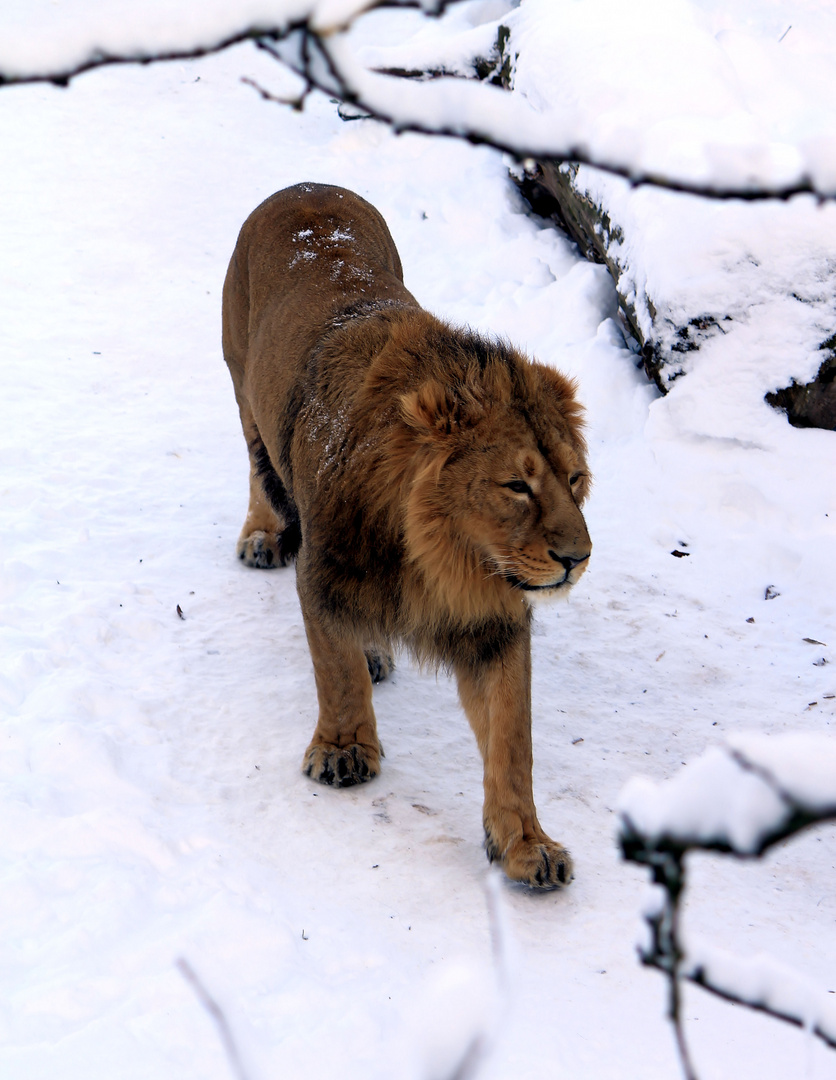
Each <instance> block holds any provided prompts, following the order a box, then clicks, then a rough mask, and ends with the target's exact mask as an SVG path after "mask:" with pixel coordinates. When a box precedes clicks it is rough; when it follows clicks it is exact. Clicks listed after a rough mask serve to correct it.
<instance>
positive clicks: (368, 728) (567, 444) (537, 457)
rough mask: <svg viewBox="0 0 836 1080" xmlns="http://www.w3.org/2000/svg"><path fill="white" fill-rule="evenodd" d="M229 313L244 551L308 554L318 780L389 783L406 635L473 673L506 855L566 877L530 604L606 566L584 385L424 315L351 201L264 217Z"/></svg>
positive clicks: (500, 850) (362, 206)
mask: <svg viewBox="0 0 836 1080" xmlns="http://www.w3.org/2000/svg"><path fill="white" fill-rule="evenodd" d="M223 314H224V330H223V341H224V356H225V358H226V360H227V363H228V364H229V369H230V372H231V375H232V381H233V384H234V387H235V396H236V399H237V401H238V407H239V410H240V414H241V423H242V425H243V428H244V435H245V438H246V440H247V445H248V447H249V451H250V504H249V509H248V512H247V517H246V520H245V522H244V527H243V529H242V532H241V536H240V538H239V541H238V553H239V556H240V558H241V559H243V560H244V562H246V563H247V564H249V565H252V566H276V565H278V564H281V563H284V562H285V561H286V560H287V559H288V558H290V557H291V556H293V555H294V554H297V568H296V576H297V587H298V592H299V599H300V603H301V607H302V614H303V617H304V621H305V630H306V632H307V636H308V643H309V645H310V649H311V656H312V658H313V663H314V671H315V676H316V687H317V695H318V698H319V721H318V723H317V726H316V730H315V731H314V735H313V739H312V741H311V744H310V746H309V747H308V750H307V751H306V753H305V759H304V765H303V767H304V769H305V772H306V773H307V774H308V775H309V776H311V777H313V778H314V779H317V780H321V781H324V782H325V783H336V784H338V785H340V786H347V785H349V784H353V783H359V782H362V781H364V780H368V779H371V778H372V777H373V776H375V775H376V773H377V772H378V771H379V769H380V744H379V742H378V738H377V730H376V726H375V717H374V712H373V709H372V680H371V678H370V676H369V670H370V667H371V668H373V670H374V671H375V673H376V674H377V675H378V676H383V675H385V673H386V670H387V660H388V658H386V657H385V654H386V652H387V651H388V650H389V648H390V647H391V643H393V642H402V643H404V644H406V645H407V647H409V648H410V649H411V650H412V651H413V652H414V653H415V654H416V655H417V656H418V657H419V658H421V659H422V660H427V661H430V662H434V663H439V664H442V665H445V666H447V667H449V668H451V669H452V670H453V672H454V673H455V675H456V678H457V681H458V686H459V695H460V698H461V701H462V705H463V706H464V709H465V712H466V713H467V717H468V720H469V721H470V724H471V726H472V728H473V730H474V732H475V734H476V739H477V741H478V743H479V749H480V750H481V753H482V757H483V761H484V789H485V802H484V815H483V819H484V826H485V835H486V847H487V851H488V856H489V858H490V859H491V860H497V861H499V862H501V863H502V866H503V868H504V869H505V871H506V873H507V874H508V875H509V876H510V877H512V878H514V879H517V880H520V881H523V882H525V883H526V884H528V885H531V886H536V887H542V888H554V887H556V886H558V885H560V884H562V883H564V882H567V881H569V880H570V878H571V860H570V858H569V855H568V853H567V852H566V851H565V849H564V848H563V847H561V846H560V845H559V844H556V843H554V842H553V841H552V840H550V839H549V837H548V836H547V835H546V833H545V832H544V831H543V829H542V828H541V827H540V824H539V822H538V821H537V814H536V810H535V807H534V800H533V796H532V785H531V768H532V750H531V651H530V622H531V614H530V607H529V604H528V603H527V602H526V601H527V600H528V599H529V598H530V597H533V596H535V595H536V594H538V593H548V592H551V593H553V592H556V591H561V590H562V591H564V592H565V591H566V590H567V589H568V588H569V587H570V586H571V585H572V584H574V582H575V581H576V580H577V578H578V577H579V576H580V574H581V573H582V572H583V570H584V569H585V567H586V560H587V558H588V556H589V553H590V542H589V536H588V535H587V531H586V526H585V524H584V520H583V516H582V514H581V512H580V509H579V507H580V505H581V503H582V502H583V499H584V498H585V496H586V493H587V489H588V485H589V477H588V473H587V468H586V461H585V456H584V455H585V446H584V441H583V437H582V433H581V419H580V414H581V408H580V406H579V405H578V403H577V402H576V400H575V397H574V386H573V384H572V383H571V382H570V381H569V380H567V379H566V378H564V377H563V376H562V375H560V374H558V373H557V372H555V371H554V370H552V369H551V368H548V367H545V366H543V365H541V364H537V363H533V362H531V361H529V360H527V359H526V358H525V357H523V356H522V355H520V353H518V352H517V351H515V350H514V349H513V348H511V347H510V346H507V345H504V344H501V343H498V342H495V341H490V340H486V339H484V338H481V337H479V336H477V335H475V334H472V333H469V332H467V331H462V330H457V329H453V328H452V327H450V326H447V325H446V324H444V323H443V322H441V321H439V320H438V319H436V318H434V317H433V316H432V315H430V314H429V313H428V312H426V311H424V310H423V309H422V308H421V307H420V306H419V305H418V303H417V302H416V301H415V300H414V298H413V297H412V296H411V295H410V293H409V292H407V290H406V288H405V287H404V284H403V278H402V271H401V263H400V258H399V257H398V253H397V250H396V249H395V245H394V242H393V241H392V238H391V236H390V235H389V230H388V229H387V227H386V224H385V223H384V221H383V219H382V218H381V216H380V215H379V214H378V212H377V211H376V210H375V209H374V207H372V206H371V205H370V204H369V203H367V202H366V201H365V200H364V199H361V198H360V197H359V196H358V195H354V194H352V193H351V192H349V191H345V190H343V189H340V188H335V187H327V186H324V185H319V184H299V185H297V186H296V187H292V188H288V189H286V190H285V191H280V192H278V193H277V194H276V195H273V196H272V197H271V198H269V199H267V200H266V201H265V202H264V203H262V204H261V206H259V207H258V208H257V209H256V210H255V211H254V212H253V213H252V214H251V215H250V217H249V218H248V219H247V221H246V222H245V223H244V226H243V228H242V229H241V234H240V237H239V239H238V244H237V246H236V248H235V252H234V254H233V256H232V261H231V263H230V266H229V271H228V274H227V278H226V283H225V285H224V310H223ZM381 656H383V659H381ZM375 664H378V665H382V666H377V667H375V666H374V665H375Z"/></svg>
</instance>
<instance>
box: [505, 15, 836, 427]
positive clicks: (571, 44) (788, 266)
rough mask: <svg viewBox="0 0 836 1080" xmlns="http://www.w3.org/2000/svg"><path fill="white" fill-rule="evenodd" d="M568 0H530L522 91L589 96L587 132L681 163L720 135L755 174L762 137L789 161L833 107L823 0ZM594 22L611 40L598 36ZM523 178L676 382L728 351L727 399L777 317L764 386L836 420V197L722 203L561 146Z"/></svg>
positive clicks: (797, 420) (565, 98)
mask: <svg viewBox="0 0 836 1080" xmlns="http://www.w3.org/2000/svg"><path fill="white" fill-rule="evenodd" d="M560 8H561V16H560V17H559V18H556V19H554V21H553V22H551V23H549V21H548V20H547V19H546V18H545V16H546V11H545V8H544V0H523V3H522V4H521V6H520V8H519V10H518V11H517V12H514V13H511V14H510V15H509V16H508V17H507V22H508V24H509V27H510V40H509V42H508V46H507V48H508V50H509V52H510V55H511V56H512V57H513V86H514V92H515V94H517V95H521V96H524V97H526V98H528V99H529V100H530V101H531V102H532V104H533V105H534V107H535V108H539V109H541V110H542V111H544V112H547V113H553V114H559V113H560V112H561V110H562V109H564V108H569V107H571V106H573V105H574V107H575V108H576V111H577V114H578V117H579V119H581V118H582V121H583V122H584V123H585V124H586V127H587V141H588V143H591V144H593V145H594V144H595V143H596V142H597V140H598V139H599V138H603V137H604V133H605V132H606V133H608V135H609V137H612V138H615V139H617V140H621V141H622V143H623V144H625V145H626V144H629V145H631V146H632V147H633V148H634V152H636V153H637V154H640V155H649V156H652V157H653V159H654V160H655V161H657V162H658V163H659V168H660V170H661V171H664V172H676V171H677V169H679V168H681V167H682V168H684V167H696V162H697V159H698V158H699V157H700V156H701V155H702V154H703V153H704V152H705V151H706V146H705V144H703V145H702V148H701V149H698V143H699V141H700V138H701V137H706V138H707V139H709V140H710V141H711V148H710V149H709V150H708V158H709V159H713V162H714V165H718V166H720V168H721V169H722V168H725V165H723V164H722V163H723V162H725V163H726V165H727V164H728V163H729V162H730V161H731V160H732V159H734V160H736V161H737V162H738V165H742V162H743V161H744V160H747V161H748V162H749V165H750V166H751V168H752V169H753V170H755V169H757V168H758V164H757V162H758V160H760V161H761V162H762V161H763V160H764V159H763V157H761V156H760V151H756V150H755V149H754V139H755V138H756V137H760V138H765V139H766V140H767V141H768V142H769V145H770V147H771V151H770V153H771V154H772V155H774V160H773V164H776V168H778V169H779V171H780V168H781V167H788V166H789V160H790V157H791V156H792V155H791V154H790V153H789V152H788V147H787V145H786V143H783V142H782V140H785V139H787V138H788V136H790V135H791V134H797V135H798V136H801V134H802V132H803V133H804V134H805V135H808V136H810V137H812V127H815V126H816V124H817V120H813V119H812V118H813V117H814V116H817V117H819V118H820V119H823V117H824V113H821V114H819V112H818V110H819V108H820V106H821V104H822V102H824V101H825V100H827V94H826V91H825V84H824V81H822V80H824V78H825V71H826V69H827V68H831V67H832V58H833V57H834V56H836V17H834V16H833V14H832V13H827V14H826V15H824V16H821V13H819V14H817V13H816V11H815V9H814V7H813V5H812V4H801V5H800V6H799V9H798V11H797V12H796V17H795V18H794V20H793V25H792V27H791V28H787V27H785V26H782V27H779V26H778V25H777V24H776V23H775V22H774V19H775V18H776V17H777V16H776V15H775V14H774V13H764V12H763V11H762V10H761V11H760V12H758V11H757V10H756V9H755V6H754V5H752V4H749V3H747V2H746V0H741V2H740V3H738V4H735V5H732V6H731V7H728V6H726V8H725V9H724V10H723V11H722V12H720V11H719V10H713V8H712V6H711V5H704V4H701V3H698V2H696V0H694V2H691V3H688V2H681V3H676V4H671V5H666V7H665V8H664V10H662V9H660V8H659V6H658V5H653V4H647V3H639V4H637V5H633V6H631V8H630V13H629V16H627V15H626V14H624V13H622V14H618V13H617V12H616V11H615V10H614V9H613V6H612V5H611V4H610V3H609V2H608V0H590V3H589V4H585V5H584V6H583V17H582V18H581V16H580V15H579V10H578V9H577V5H569V4H566V5H564V4H560ZM596 15H597V18H596ZM584 20H585V21H584ZM590 20H592V21H594V23H595V25H596V27H597V29H596V33H595V35H594V37H590V35H589V34H588V33H585V29H586V28H588V26H589V21H590ZM782 32H783V39H782V40H780V41H779V40H778V39H779V38H780V37H782ZM649 45H652V47H648V46H649ZM602 56H609V57H612V58H613V62H612V64H611V65H609V66H606V65H602V64H601V62H600V58H601V57H602ZM631 56H632V57H636V56H641V57H642V68H641V71H640V72H637V71H636V70H635V69H634V67H633V66H631V65H629V64H627V63H625V62H623V60H622V59H620V58H623V57H631ZM800 87H803V90H800V89H799V88H800ZM825 111H829V108H828V107H826V108H825ZM639 117H641V120H642V124H641V125H640V124H639V123H638V118H639ZM709 132H710V134H708V133H709ZM756 133H757V135H756ZM819 145H821V144H819ZM767 156H769V155H767ZM778 161H781V162H783V166H779V165H778V164H777V162H778ZM686 163H689V165H687V166H686ZM706 165H707V162H706V161H705V160H704V161H703V166H706ZM523 187H524V189H527V190H529V191H533V192H534V193H535V195H540V196H542V195H543V193H546V194H547V195H548V197H549V198H550V199H551V200H552V203H551V206H549V205H546V206H545V210H546V212H547V213H549V212H551V213H553V215H554V216H555V217H556V218H557V219H558V220H559V221H560V222H561V224H563V226H564V227H565V228H566V229H567V231H568V232H569V233H570V235H571V236H572V237H573V239H574V240H575V241H576V242H577V243H578V245H579V247H580V248H581V250H582V251H583V252H584V253H585V254H586V255H587V257H589V258H592V259H594V260H595V261H598V262H603V263H605V264H606V265H607V267H608V269H609V270H610V272H611V274H612V276H613V279H614V281H615V283H616V288H617V291H618V298H619V304H620V308H621V312H622V315H623V320H622V322H623V328H624V330H625V332H626V333H627V334H628V335H629V336H630V337H632V338H633V339H634V341H635V343H636V350H637V353H638V354H639V357H640V363H641V365H642V366H643V367H644V369H645V370H646V372H647V374H648V375H649V376H650V377H651V378H652V379H653V380H654V381H655V382H656V384H657V386H658V387H659V388H660V390H661V391H662V392H663V393H666V392H667V391H668V390H669V389H670V388H671V384H672V383H673V382H674V381H675V380H676V379H678V378H679V377H680V376H681V375H683V374H690V373H692V372H694V371H695V370H697V369H698V368H699V367H700V366H702V365H703V364H711V366H712V367H713V368H716V372H712V376H711V377H712V378H713V379H714V381H715V384H716V387H717V393H718V395H721V394H722V393H723V392H724V386H726V385H733V384H734V383H736V382H737V381H738V380H737V378H736V374H735V372H734V363H735V361H734V356H735V353H736V352H737V351H738V350H737V349H736V348H735V344H736V340H737V339H738V338H739V336H740V334H741V331H742V332H743V333H749V334H751V325H752V324H753V323H754V324H756V325H757V324H760V326H761V327H762V329H763V335H762V336H763V338H764V351H765V353H766V354H767V355H766V356H765V357H764V362H763V365H762V367H761V370H760V373H759V377H758V382H759V389H760V391H761V396H762V397H765V398H766V400H767V401H768V402H769V403H770V404H771V405H773V406H775V407H776V408H779V409H783V410H785V411H786V413H787V415H788V417H789V419H790V422H791V423H793V424H796V425H798V426H816V427H823V428H828V429H836V381H834V374H836V364H834V360H833V357H834V352H833V337H834V330H836V304H835V303H834V300H833V297H834V294H836V264H834V261H833V258H832V251H833V250H834V244H836V217H834V215H833V214H831V213H830V212H829V211H828V210H827V208H825V207H822V206H820V205H817V204H815V203H812V202H807V201H806V200H804V199H803V198H801V199H794V200H790V201H789V202H784V203H782V202H775V203H772V204H770V205H768V206H767V207H754V206H751V205H746V204H744V203H743V202H736V203H732V204H731V205H723V206H717V205H716V204H709V203H707V202H705V201H698V200H694V199H693V198H689V197H688V196H687V195H685V194H676V193H672V192H671V191H662V190H658V189H657V190H650V189H648V188H638V187H636V186H635V185H630V184H629V183H628V182H625V181H624V180H622V179H620V178H618V177H613V176H611V175H605V174H603V173H602V172H601V171H599V170H596V169H590V168H588V167H586V166H585V165H582V164H581V165H579V164H578V163H572V162H567V161H566V160H565V159H562V160H559V159H555V158H553V157H549V156H537V158H536V160H535V161H533V162H531V163H530V165H529V168H528V169H527V175H526V178H525V179H524V181H523ZM799 305H802V306H803V307H804V308H805V321H806V323H807V325H808V328H809V332H808V333H806V334H805V335H804V337H803V339H801V340H798V339H796V340H793V341H787V340H782V336H781V334H780V330H779V327H780V325H781V323H782V322H783V321H785V320H786V317H787V311H788V310H789V309H793V308H796V307H798V306H799ZM772 327H775V333H772ZM709 353H710V354H711V359H710V360H706V359H705V357H706V356H707V355H708V354H709ZM724 373H725V375H726V376H727V378H724ZM727 434H729V433H727Z"/></svg>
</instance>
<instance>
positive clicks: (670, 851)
mask: <svg viewBox="0 0 836 1080" xmlns="http://www.w3.org/2000/svg"><path fill="white" fill-rule="evenodd" d="M620 812H621V834H620V841H621V849H622V852H623V854H624V857H625V858H626V859H628V860H631V861H633V862H637V863H641V864H642V865H645V866H647V867H649V868H650V870H651V873H652V875H653V880H654V882H655V883H656V884H657V885H660V886H661V887H662V890H663V896H662V902H661V904H660V905H659V906H658V907H656V908H654V909H653V910H651V911H649V912H648V913H647V914H646V919H647V923H648V926H649V928H650V944H649V946H648V947H647V948H643V949H641V950H640V953H639V955H640V957H641V960H642V962H643V963H644V964H646V965H648V966H649V967H655V968H657V969H658V970H659V971H661V972H663V973H664V974H665V975H666V977H667V978H668V980H669V988H670V1005H669V1015H670V1018H671V1020H672V1022H673V1024H674V1027H675V1031H676V1036H677V1043H678V1045H679V1050H680V1054H681V1057H682V1062H683V1067H684V1070H685V1075H686V1077H688V1078H689V1080H691V1078H693V1077H694V1076H695V1074H694V1072H693V1067H692V1065H691V1063H690V1061H689V1058H688V1052H687V1045H686V1043H685V1039H684V1032H683V1028H682V1020H681V1015H680V1009H679V1001H680V998H679V995H680V990H679V984H680V980H682V979H685V980H687V981H689V982H691V983H694V984H696V985H697V986H701V987H702V988H703V989H705V990H708V991H710V992H711V993H713V994H716V995H717V996H719V997H722V998H724V999H725V1000H726V1001H730V1002H733V1003H735V1004H738V1005H745V1006H747V1007H748V1008H750V1009H755V1010H757V1011H759V1012H763V1013H766V1014H768V1015H769V1016H772V1017H775V1018H776V1019H779V1020H784V1021H787V1022H789V1023H792V1024H796V1025H798V1026H799V1027H805V1028H807V1029H808V1030H810V1031H811V1032H813V1033H814V1034H815V1035H817V1036H818V1037H819V1038H820V1039H821V1040H822V1041H823V1042H824V1043H826V1044H827V1045H828V1046H830V1047H832V1048H834V1049H836V1001H834V1000H833V999H832V998H829V997H828V995H827V994H826V993H825V992H824V991H823V990H821V989H819V988H817V987H815V986H814V985H813V984H812V983H811V982H810V981H809V980H808V979H806V978H804V977H803V976H801V975H799V974H797V973H796V972H794V971H792V970H791V969H788V968H786V967H785V966H784V965H781V964H778V963H776V962H775V961H773V960H772V959H771V958H769V957H762V956H759V957H755V958H751V959H747V960H743V959H740V958H738V957H735V956H732V955H731V954H729V953H726V952H724V951H723V950H720V949H716V948H713V947H709V946H705V945H702V944H699V943H693V942H689V944H688V946H687V948H686V947H685V946H684V945H683V943H682V940H681V935H680V931H679V912H680V906H679V905H680V901H681V898H682V894H683V891H684V889H685V883H686V873H685V856H686V854H687V853H688V852H689V851H693V850H703V851H706V850H708V851H719V852H723V853H727V854H731V855H734V856H737V857H738V858H758V857H760V856H761V855H763V854H764V852H765V851H767V850H768V849H769V848H770V847H772V846H773V845H774V844H776V843H778V842H779V841H781V840H785V839H787V838H788V837H790V836H793V835H794V834H795V833H797V832H799V830H801V829H804V828H806V827H807V826H809V825H812V824H815V823H818V822H825V821H834V820H836V741H834V740H833V739H830V738H827V737H826V736H821V735H808V734H793V735H783V736H773V737H771V738H770V737H768V736H763V735H748V736H737V737H736V738H734V739H732V740H731V745H730V746H728V747H726V748H725V749H720V748H715V749H712V750H709V751H708V753H707V754H705V755H704V757H702V758H701V759H700V760H699V761H697V762H695V763H694V764H693V765H691V766H689V767H688V768H687V769H686V770H684V771H683V772H681V773H679V774H678V775H677V776H676V777H674V778H673V779H672V780H669V781H666V782H664V783H660V784H655V783H653V782H651V781H649V780H646V779H642V778H637V779H634V780H631V781H630V783H629V784H628V785H627V786H626V788H625V789H624V791H623V793H622V796H621V800H620Z"/></svg>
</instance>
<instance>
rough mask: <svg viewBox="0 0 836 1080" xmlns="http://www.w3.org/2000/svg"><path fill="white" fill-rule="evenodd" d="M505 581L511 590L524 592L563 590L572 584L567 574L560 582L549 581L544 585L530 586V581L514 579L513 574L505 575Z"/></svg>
mask: <svg viewBox="0 0 836 1080" xmlns="http://www.w3.org/2000/svg"><path fill="white" fill-rule="evenodd" d="M505 580H506V581H507V582H508V584H509V585H510V586H511V588H512V589H523V590H524V591H525V592H548V591H550V590H554V589H560V588H563V586H564V585H571V584H572V582H571V581H570V580H569V576H568V574H567V575H566V577H564V578H563V579H562V580H560V581H550V582H549V583H548V584H546V585H532V584H531V582H530V581H523V580H522V579H521V578H518V577H514V575H513V574H506V575H505Z"/></svg>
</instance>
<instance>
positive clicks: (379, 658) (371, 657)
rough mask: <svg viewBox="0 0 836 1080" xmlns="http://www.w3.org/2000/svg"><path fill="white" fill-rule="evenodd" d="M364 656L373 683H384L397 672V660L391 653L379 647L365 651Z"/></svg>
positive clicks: (372, 647) (371, 647)
mask: <svg viewBox="0 0 836 1080" xmlns="http://www.w3.org/2000/svg"><path fill="white" fill-rule="evenodd" d="M363 654H364V656H365V657H366V666H367V667H368V669H369V675H371V678H372V682H373V683H380V682H383V680H384V679H388V678H389V676H390V675H391V674H392V672H393V671H394V670H395V660H394V658H393V656H392V654H391V653H389V652H384V651H383V650H382V649H379V648H377V646H370V647H369V648H367V649H364V650H363Z"/></svg>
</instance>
